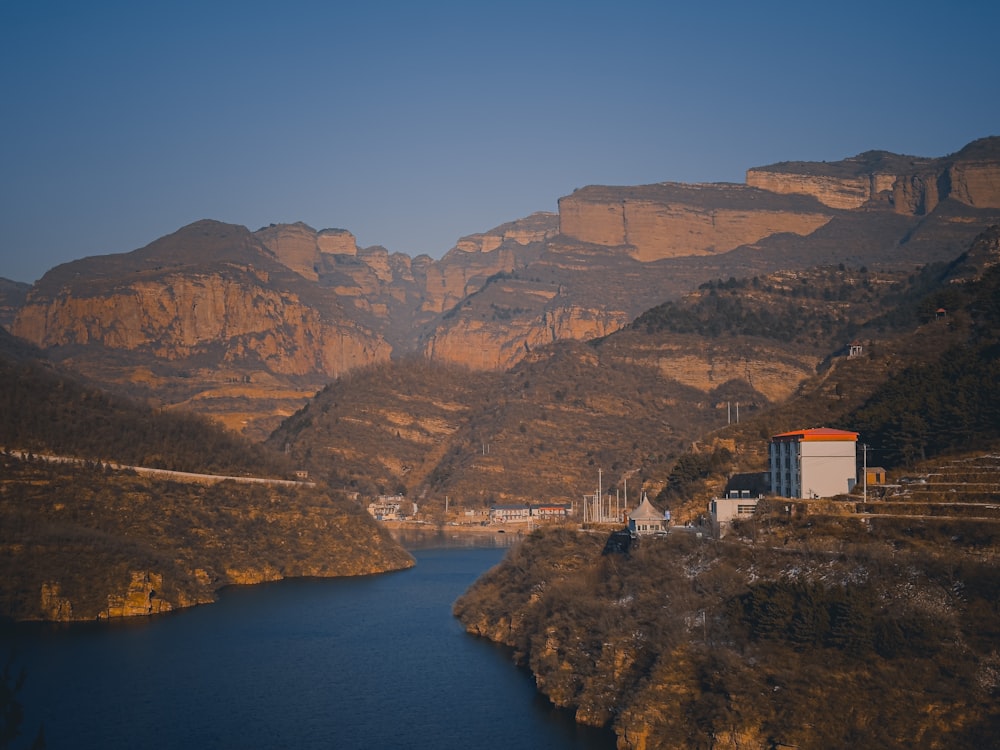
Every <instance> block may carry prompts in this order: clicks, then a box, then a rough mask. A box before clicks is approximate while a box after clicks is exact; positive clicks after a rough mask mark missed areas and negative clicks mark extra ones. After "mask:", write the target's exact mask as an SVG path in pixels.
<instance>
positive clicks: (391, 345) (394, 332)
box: [0, 137, 1000, 438]
mask: <svg viewBox="0 0 1000 750" xmlns="http://www.w3.org/2000/svg"><path fill="white" fill-rule="evenodd" d="M997 222H1000V137H990V138H984V139H982V140H979V141H975V142H974V143H971V144H969V145H968V146H966V147H965V148H963V149H962V150H961V151H959V152H958V153H956V154H953V155H950V156H946V157H942V158H925V157H909V156H899V155H894V154H889V153H885V152H867V153H864V154H860V155H858V156H855V157H851V158H848V159H844V160H843V161H840V162H835V163H825V162H824V163H815V162H786V163H781V164H775V165H771V166H767V167H759V168H754V169H751V170H749V171H748V173H747V181H746V184H743V185H735V184H695V185H691V184H678V183H659V184H655V185H643V186H618V187H614V186H591V187H586V188H582V189H580V190H577V191H575V192H574V193H573V194H571V195H569V196H565V197H563V198H561V199H560V201H559V212H558V214H546V213H539V214H533V215H532V216H529V217H526V218H523V219H519V220H516V221H512V222H510V223H509V224H505V225H502V226H500V227H497V228H494V229H492V230H489V231H486V232H483V233H481V234H476V235H471V236H469V237H465V238H462V239H461V240H459V242H458V243H457V244H456V246H455V247H454V248H452V249H451V250H450V251H449V252H448V253H447V254H445V255H444V257H442V258H441V259H440V260H433V259H431V258H430V257H427V256H418V257H416V258H410V257H408V256H406V255H403V254H400V253H390V252H388V251H387V250H385V249H384V248H381V247H369V248H358V247H357V245H356V242H355V239H354V237H353V235H351V234H350V233H349V232H348V231H345V230H340V229H324V230H320V231H316V230H314V229H312V228H310V227H308V226H306V225H304V224H301V223H300V224H291V225H272V226H268V227H264V228H262V229H259V230H257V231H250V230H248V229H246V228H244V227H240V226H234V225H227V224H222V223H219V222H215V221H209V220H205V221H200V222H197V223H195V224H192V225H189V226H187V227H183V228H182V229H180V230H178V231H177V232H175V233H174V234H171V235H169V236H166V237H163V238H161V239H158V240H156V241H155V242H152V243H151V244H150V245H148V246H146V247H144V248H141V249H139V250H135V251H133V252H131V253H125V254H120V255H107V256H98V257H91V258H84V259H81V260H78V261H74V262H71V263H67V264H64V265H61V266H58V267H56V268H53V269H52V270H50V271H49V272H48V273H46V274H45V275H44V276H43V277H42V279H40V280H39V281H38V282H37V283H36V284H35V285H34V286H32V287H31V288H30V289H26V288H25V287H24V286H23V285H18V284H13V283H9V284H4V285H3V286H0V321H2V322H4V324H5V326H6V327H8V328H9V330H10V331H11V332H13V333H14V334H16V335H17V336H20V337H22V338H24V339H26V340H28V341H30V342H32V343H34V344H36V345H37V346H39V347H41V348H43V349H44V350H45V351H46V352H47V354H48V356H49V357H50V358H52V359H53V360H55V361H59V362H64V363H66V364H69V365H71V366H72V367H73V368H75V369H76V370H78V371H79V372H81V373H83V374H85V375H86V376H87V377H88V378H90V379H91V380H92V381H94V382H96V383H100V384H103V385H105V386H107V387H109V388H112V389H116V390H120V391H124V392H126V393H128V394H130V395H133V396H137V397H141V398H144V399H147V400H150V401H152V402H153V403H156V404H160V405H163V406H178V407H188V408H192V409H195V410H197V411H199V412H201V413H204V414H208V415H211V416H213V417H215V418H216V419H218V420H219V421H221V422H223V423H224V424H226V425H227V426H229V427H231V428H233V429H236V430H239V431H244V432H246V433H247V434H248V435H250V436H252V437H255V438H262V437H264V436H266V435H267V434H269V433H270V432H271V431H272V430H273V429H274V428H275V427H277V426H278V424H279V423H280V421H281V420H282V419H283V418H284V417H287V416H288V415H290V414H291V413H293V412H294V411H295V410H297V409H298V408H299V407H301V406H302V405H303V404H304V403H305V402H306V401H307V400H308V399H309V398H310V397H311V395H312V394H313V393H315V392H316V391H317V390H318V389H320V388H321V387H322V386H323V385H325V384H326V383H328V382H329V381H331V380H332V379H334V378H336V377H338V376H341V375H344V374H346V373H349V372H352V371H356V370H357V369H358V368H364V367H370V366H372V365H376V364H378V363H383V362H387V361H390V360H392V359H396V360H398V359H400V358H403V357H407V356H413V355H416V356H419V357H422V358H424V359H426V360H427V361H429V362H431V363H450V364H458V365H461V366H464V367H466V368H470V369H473V370H480V371H502V370H506V369H507V368H510V367H511V366H513V365H515V364H517V363H518V362H520V361H522V360H524V359H525V358H526V357H530V355H531V354H532V352H534V351H536V350H537V349H538V348H539V347H542V346H544V345H546V344H549V343H552V342H555V341H561V340H579V341H582V340H588V339H594V338H601V337H605V336H608V335H609V334H611V333H613V332H615V331H618V330H621V329H622V328H624V327H625V326H627V325H628V324H629V323H630V322H631V321H632V320H633V319H635V318H636V317H637V316H638V315H640V314H641V313H643V312H644V311H646V310H648V309H650V308H652V307H654V306H656V305H660V304H661V303H663V302H666V301H669V300H676V299H678V298H680V297H681V296H682V295H683V294H685V293H687V292H689V291H691V290H693V289H695V288H696V287H697V286H698V285H699V284H702V283H704V282H707V281H711V280H715V279H728V278H730V277H732V278H751V277H753V276H760V275H763V274H768V273H771V272H774V271H778V270H784V271H794V270H801V269H806V268H811V267H816V266H822V265H837V264H840V263H843V264H847V265H848V266H850V267H853V268H860V267H866V268H869V269H872V270H875V269H878V270H882V271H885V272H897V271H899V270H901V269H908V270H912V269H914V268H916V267H917V266H920V265H923V264H926V263H930V262H935V261H946V260H950V259H952V258H954V257H955V256H957V255H958V254H959V253H961V252H962V251H963V250H964V249H965V248H966V247H967V246H968V244H969V242H970V241H971V240H972V238H974V237H975V236H976V235H977V234H979V233H980V232H981V231H983V230H984V229H985V228H986V227H988V226H990V225H992V224H995V223H997ZM831 343H832V342H831ZM806 370H808V366H806ZM692 378H693V381H695V382H693V383H692V384H693V385H694V387H696V388H698V389H700V390H701V391H703V392H704V391H707V390H710V389H709V387H708V386H709V380H710V379H708V378H707V376H706V377H703V378H701V379H699V377H697V376H692ZM793 379H794V378H793Z"/></svg>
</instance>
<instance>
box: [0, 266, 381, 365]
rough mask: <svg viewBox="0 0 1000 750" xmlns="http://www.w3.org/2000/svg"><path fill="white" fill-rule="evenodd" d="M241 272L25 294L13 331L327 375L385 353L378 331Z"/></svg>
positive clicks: (56, 342)
mask: <svg viewBox="0 0 1000 750" xmlns="http://www.w3.org/2000/svg"><path fill="white" fill-rule="evenodd" d="M248 281H250V280H249V279H247V278H243V279H234V278H224V277H222V276H219V275H202V274H198V275H194V274H169V275H166V276H164V277H162V278H160V279H158V280H156V281H141V282H136V283H133V284H131V285H129V286H127V287H124V288H119V289H116V290H114V291H112V292H111V293H110V294H108V295H107V296H79V295H74V294H72V293H71V292H70V291H68V290H67V292H66V293H64V294H61V295H59V296H58V297H56V298H55V299H46V298H39V297H38V296H33V297H30V298H29V300H28V302H27V304H26V305H25V306H24V307H23V308H22V309H21V311H20V313H19V314H18V316H17V319H16V320H15V322H14V324H13V326H12V331H13V333H14V334H15V335H18V336H20V337H22V338H25V339H27V340H28V341H31V342H32V343H34V344H37V345H38V346H41V347H52V346H66V345H71V344H80V345H92V344H100V345H102V346H104V347H107V348H109V349H125V350H143V351H145V352H148V353H149V354H151V355H152V356H154V357H157V358H163V359H167V360H176V359H181V358H186V357H192V356H196V355H202V354H206V353H209V352H211V351H213V350H214V351H216V352H217V355H216V356H217V358H218V361H219V362H220V364H221V363H228V364H229V365H238V364H240V363H246V362H253V363H255V364H257V363H260V364H262V365H263V366H264V368H265V369H267V370H268V371H270V372H274V373H278V374H283V375H311V374H322V375H324V376H335V375H337V374H339V373H340V372H343V371H345V370H346V369H349V368H350V367H353V366H358V365H365V364H370V363H372V362H375V361H379V360H381V359H385V358H387V357H388V354H389V349H388V346H387V345H386V344H385V342H384V341H381V340H380V339H378V338H377V337H375V336H372V335H371V334H369V333H367V332H365V331H363V330H361V329H360V328H359V327H358V326H356V325H354V324H352V323H351V322H350V321H341V322H339V323H338V322H335V321H332V320H324V319H323V316H322V315H321V314H320V313H319V312H318V311H317V310H316V309H315V308H313V307H310V306H308V305H305V304H303V303H302V302H301V300H300V299H299V298H298V297H297V296H296V295H294V294H290V293H287V292H282V291H279V290H276V289H272V288H269V287H267V286H264V285H263V284H262V283H260V282H261V281H263V279H260V277H259V276H258V277H257V278H255V279H253V281H256V282H257V283H248Z"/></svg>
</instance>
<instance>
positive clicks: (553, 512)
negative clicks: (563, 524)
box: [531, 503, 573, 521]
mask: <svg viewBox="0 0 1000 750" xmlns="http://www.w3.org/2000/svg"><path fill="white" fill-rule="evenodd" d="M572 510H573V506H571V505H569V504H568V503H540V504H538V505H532V506H531V515H532V517H533V518H537V519H538V520H539V521H555V520H560V519H563V518H567V517H568V516H569V514H570V513H571V512H572Z"/></svg>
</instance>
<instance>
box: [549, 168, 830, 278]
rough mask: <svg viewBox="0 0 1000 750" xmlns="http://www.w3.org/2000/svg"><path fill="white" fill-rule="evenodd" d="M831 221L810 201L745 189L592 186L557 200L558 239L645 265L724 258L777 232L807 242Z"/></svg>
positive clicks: (671, 185)
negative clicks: (616, 250)
mask: <svg viewBox="0 0 1000 750" xmlns="http://www.w3.org/2000/svg"><path fill="white" fill-rule="evenodd" d="M832 215H833V214H832V212H831V210H830V209H829V208H828V207H826V206H823V205H822V204H820V203H819V202H818V201H815V200H813V199H810V198H805V197H803V196H791V195H789V196H779V195H775V194H773V193H769V192H767V191H764V190H759V189H757V188H753V187H747V186H744V185H722V184H712V185H682V184H678V183H660V184H657V185H643V186H639V187H627V188H615V187H600V186H591V187H586V188H581V189H580V190H577V191H575V192H574V193H573V194H572V195H569V196H567V197H564V198H561V199H560V201H559V222H560V229H561V232H562V234H563V235H565V236H568V237H572V238H574V239H577V240H579V241H581V242H590V243H594V244H597V245H605V246H609V247H622V248H623V250H624V251H625V252H627V253H628V254H629V255H630V256H631V257H633V258H635V259H637V260H640V261H642V262H651V261H656V260H661V259H663V258H676V257H681V256H692V255H710V254H716V253H725V252H728V251H730V250H733V249H734V248H737V247H740V246H741V245H748V244H752V243H754V242H757V241H759V240H761V239H763V238H765V237H769V236H771V235H774V234H778V233H782V232H791V233H793V234H801V235H806V234H809V233H811V232H814V231H815V230H816V229H818V228H819V227H821V226H823V225H824V224H826V223H827V222H828V221H829V220H830V218H831V217H832Z"/></svg>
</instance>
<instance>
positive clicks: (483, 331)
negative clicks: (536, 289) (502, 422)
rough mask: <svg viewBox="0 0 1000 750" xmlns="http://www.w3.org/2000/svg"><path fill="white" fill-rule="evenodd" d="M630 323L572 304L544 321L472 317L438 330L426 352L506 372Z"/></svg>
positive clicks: (554, 310)
mask: <svg viewBox="0 0 1000 750" xmlns="http://www.w3.org/2000/svg"><path fill="white" fill-rule="evenodd" d="M628 322H629V319H628V316H627V315H626V314H625V312H623V311H613V310H604V309H590V308H585V307H582V306H579V305H573V304H567V305H565V306H562V305H560V306H553V307H552V308H551V309H548V310H546V311H545V312H544V313H542V314H541V315H540V316H531V317H525V316H517V317H513V318H511V319H509V320H507V321H506V322H505V325H503V326H497V325H494V324H492V323H491V322H490V321H485V320H479V319H476V318H473V317H468V318H462V319H460V320H459V321H458V322H456V323H454V324H452V325H449V326H447V327H441V328H439V329H438V330H437V331H436V332H435V333H434V334H433V335H431V336H430V337H429V338H428V339H427V341H426V343H425V345H424V350H423V353H424V356H425V357H427V358H428V359H430V360H433V361H435V362H448V363H452V364H461V365H465V366H467V367H470V368H472V369H478V370H506V369H507V368H509V367H511V366H513V365H514V364H516V363H518V362H520V361H521V360H522V359H523V358H524V357H525V355H526V354H528V353H529V352H531V351H532V350H533V349H535V348H537V347H540V346H544V345H545V344H551V343H553V342H555V341H559V340H561V339H574V340H577V341H586V340H588V339H594V338H600V337H602V336H607V335H608V334H611V333H614V332H615V331H617V330H619V329H621V328H622V327H623V326H624V325H625V324H627V323H628Z"/></svg>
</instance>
